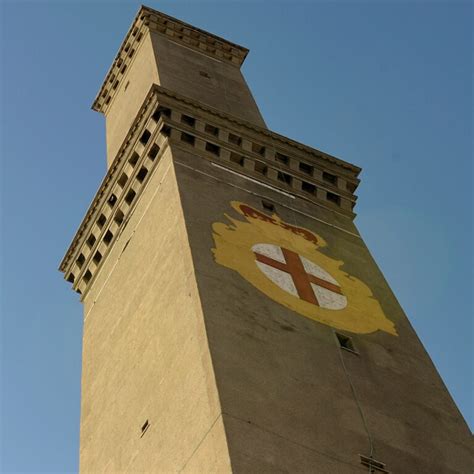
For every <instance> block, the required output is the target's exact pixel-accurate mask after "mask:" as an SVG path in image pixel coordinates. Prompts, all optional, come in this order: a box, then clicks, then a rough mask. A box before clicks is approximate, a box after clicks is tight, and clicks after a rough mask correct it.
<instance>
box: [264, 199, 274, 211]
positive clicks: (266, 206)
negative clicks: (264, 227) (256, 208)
mask: <svg viewBox="0 0 474 474" xmlns="http://www.w3.org/2000/svg"><path fill="white" fill-rule="evenodd" d="M262 207H263V208H264V209H265V210H266V211H269V212H275V205H274V204H273V203H271V202H269V201H262Z"/></svg>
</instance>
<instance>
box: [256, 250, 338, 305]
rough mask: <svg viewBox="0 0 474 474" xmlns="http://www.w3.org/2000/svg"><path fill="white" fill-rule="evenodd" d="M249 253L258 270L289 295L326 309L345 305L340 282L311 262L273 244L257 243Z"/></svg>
mask: <svg viewBox="0 0 474 474" xmlns="http://www.w3.org/2000/svg"><path fill="white" fill-rule="evenodd" d="M252 250H253V252H254V254H255V259H256V264H257V266H258V268H259V269H260V270H261V271H262V272H263V273H264V274H265V276H266V277H267V278H269V279H270V280H271V281H272V282H273V283H275V284H276V285H278V286H279V287H280V288H282V289H283V290H285V291H287V292H288V293H291V294H292V295H294V296H296V297H299V298H301V299H302V300H304V301H307V302H308V303H312V304H314V305H316V306H319V307H321V308H325V309H333V310H338V309H343V308H345V307H346V306H347V298H346V297H345V296H344V295H343V293H342V290H341V287H340V285H339V283H338V282H337V281H336V280H335V279H334V278H333V277H332V276H331V275H330V274H329V273H328V272H327V271H326V270H324V269H323V268H321V267H320V266H319V265H316V264H315V263H314V262H311V261H310V260H308V259H307V258H305V257H303V256H301V255H298V254H297V253H296V252H294V251H292V250H288V249H286V248H284V247H279V246H277V245H273V244H263V243H261V244H256V245H254V246H253V247H252Z"/></svg>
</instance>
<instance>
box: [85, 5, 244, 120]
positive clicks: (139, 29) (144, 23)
mask: <svg viewBox="0 0 474 474" xmlns="http://www.w3.org/2000/svg"><path fill="white" fill-rule="evenodd" d="M148 31H152V32H155V33H158V34H161V35H163V36H166V37H167V38H168V39H170V40H172V41H174V42H176V43H180V44H183V45H184V46H186V47H188V48H191V49H194V50H196V51H199V52H201V53H204V54H207V55H209V56H212V57H214V58H216V59H219V60H222V61H226V62H229V63H231V64H233V65H235V66H236V67H240V66H241V65H242V63H243V62H244V60H245V57H246V56H247V54H248V49H246V48H244V47H242V46H239V45H237V44H235V43H232V42H230V41H227V40H226V39H224V38H220V37H219V36H216V35H213V34H212V33H209V32H207V31H204V30H201V29H199V28H196V27H195V26H192V25H189V24H188V23H185V22H183V21H181V20H178V19H176V18H173V17H171V16H169V15H166V14H164V13H161V12H159V11H157V10H153V9H152V8H149V7H145V6H141V7H140V9H139V11H138V13H137V15H136V17H135V20H134V21H133V23H132V26H131V27H130V29H129V30H128V32H127V34H126V36H125V39H124V40H123V42H122V44H121V46H120V48H119V51H118V53H117V55H116V57H115V59H114V61H113V63H112V66H111V67H110V69H109V71H108V73H107V75H106V77H105V79H104V82H103V83H102V86H101V88H100V91H99V93H98V94H97V97H96V98H95V100H94V103H93V104H92V109H93V110H96V111H98V112H102V113H105V112H106V111H107V109H108V106H109V104H110V103H111V101H112V99H113V97H114V96H115V94H116V92H117V91H118V90H119V85H120V83H121V81H122V80H123V78H124V77H125V72H126V70H127V68H128V66H129V65H130V63H131V62H132V61H133V60H134V58H135V56H136V52H137V50H138V48H139V46H140V44H141V42H142V39H143V37H144V35H145V33H147V32H148Z"/></svg>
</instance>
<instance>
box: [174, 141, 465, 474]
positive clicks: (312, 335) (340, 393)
mask: <svg viewBox="0 0 474 474" xmlns="http://www.w3.org/2000/svg"><path fill="white" fill-rule="evenodd" d="M174 157H175V168H176V173H177V180H178V186H179V191H180V195H181V199H182V205H183V210H184V218H185V222H186V228H187V232H188V236H189V242H190V246H191V251H192V258H193V262H194V267H195V270H196V277H197V283H198V288H199V293H200V298H201V301H202V307H203V312H204V319H205V325H206V330H207V334H208V339H209V345H210V351H211V356H212V363H213V366H214V370H215V374H216V380H217V387H218V391H219V396H220V401H221V405H222V411H223V421H224V426H225V430H226V436H227V439H228V444H229V452H230V458H231V463H232V468H233V472H241V473H244V472H245V473H252V472H255V473H261V472H319V473H326V472H327V473H334V472H338V473H353V472H367V468H366V467H364V466H362V465H361V464H360V459H359V455H360V454H363V455H367V456H369V455H370V454H372V455H373V456H374V458H375V459H377V460H379V461H381V462H383V463H385V464H386V467H387V469H388V470H390V471H391V472H395V473H402V472H403V473H405V472H416V473H420V474H424V473H426V474H428V473H429V474H433V473H443V474H447V473H467V472H470V471H471V470H472V465H471V460H472V451H471V450H470V447H471V444H470V443H471V439H470V433H469V430H468V427H467V425H466V423H465V422H464V420H463V418H462V416H461V414H460V413H459V411H458V409H457V407H456V406H455V404H454V402H453V400H452V399H451V397H450V395H449V393H448V391H447V390H446V388H445V386H444V384H443V382H442V381H441V379H440V377H439V375H438V373H437V372H436V369H435V368H434V366H433V364H432V362H431V361H430V359H429V357H428V355H427V354H426V352H425V350H424V348H423V346H422V345H421V343H420V341H419V339H418V338H417V336H416V334H415V332H414V330H413V329H412V327H411V326H410V324H409V322H408V319H407V318H406V316H405V315H404V313H403V311H402V309H401V307H400V305H399V304H398V302H397V300H396V298H395V296H394V295H393V293H392V292H391V290H390V288H389V287H388V285H387V283H386V281H385V279H384V277H383V275H382V274H381V272H380V270H379V269H378V267H377V265H376V263H375V262H374V260H373V258H372V257H371V255H370V253H369V251H368V249H367V247H366V246H365V244H364V242H363V240H362V239H361V238H360V236H359V235H358V232H357V229H356V228H355V226H354V225H353V223H352V221H351V220H350V219H349V218H346V217H344V216H342V215H338V214H336V213H335V212H333V211H330V210H327V209H325V208H323V207H319V206H317V205H315V204H310V203H308V202H305V201H302V200H299V199H291V198H289V197H288V196H287V195H285V194H284V193H281V192H278V191H274V190H272V189H269V188H268V187H264V186H262V185H259V184H258V183H256V182H253V181H250V180H248V179H245V178H244V177H241V176H238V175H236V174H235V173H230V172H228V171H225V170H224V169H222V168H220V167H216V166H213V165H212V164H211V163H210V162H209V161H207V160H204V159H201V158H199V157H198V156H196V155H193V154H192V153H191V152H189V151H188V150H185V149H183V150H179V149H178V148H177V147H175V148H174ZM262 199H265V200H266V201H270V202H273V203H274V205H275V208H276V211H275V212H276V213H277V215H278V216H279V217H280V218H281V219H282V220H283V221H284V222H286V223H291V225H294V226H301V227H304V228H306V229H308V230H310V231H311V232H314V233H315V234H317V235H318V236H320V237H321V238H323V239H324V240H325V241H326V242H327V246H326V247H325V248H324V249H321V252H323V253H324V254H325V255H326V256H327V257H329V258H332V259H336V260H338V261H340V262H341V263H342V269H343V270H344V272H346V273H347V274H349V275H350V277H351V278H356V279H358V280H360V281H362V282H363V283H364V284H365V285H366V286H368V287H369V288H370V290H371V292H372V293H373V296H372V297H371V298H372V299H375V300H376V301H377V302H378V304H379V305H380V307H381V309H382V311H383V312H384V314H385V315H387V316H388V318H389V319H390V321H392V322H393V323H394V324H395V328H396V332H397V335H394V334H390V333H389V332H385V331H375V332H370V333H363V332H357V331H353V332H350V331H343V333H344V334H345V335H349V336H350V337H352V341H353V343H354V345H355V349H356V351H357V352H358V354H355V353H352V352H349V351H344V350H341V349H340V347H339V344H338V342H337V340H336V337H335V331H336V330H337V328H336V329H335V328H334V327H332V326H331V325H328V324H321V323H320V322H317V321H314V320H311V319H309V318H307V317H305V316H303V315H301V314H298V313H297V312H295V311H292V310H290V309H288V308H287V307H285V306H284V305H282V304H280V303H279V302H278V301H276V300H274V299H271V298H269V297H268V296H267V295H266V294H264V293H263V292H262V291H260V290H259V289H257V288H256V287H255V286H254V285H252V284H251V283H250V282H249V281H248V280H246V279H245V278H243V277H242V276H241V275H240V274H239V273H238V272H237V271H234V270H232V269H230V268H227V267H226V266H223V265H221V264H219V263H217V262H216V260H215V256H214V253H213V250H212V249H214V248H215V247H216V242H215V239H214V237H213V225H215V223H216V222H220V223H224V224H227V226H229V225H230V224H231V222H230V220H229V219H228V217H230V218H233V219H236V220H238V221H245V218H244V217H243V216H242V215H240V214H238V213H237V212H236V211H235V209H233V208H232V207H231V204H230V203H231V201H239V202H243V203H246V204H247V205H249V206H252V207H253V208H255V209H259V210H260V211H261V212H266V213H267V214H270V213H269V212H268V211H265V210H264V209H263V208H262ZM226 215H227V216H228V217H226ZM224 230H225V229H224ZM227 230H228V229H227ZM235 232H236V231H235ZM229 239H230V237H229ZM242 245H245V244H242ZM239 258H240V249H239V248H238V246H237V247H234V263H235V264H236V265H237V266H238V265H239V262H238V260H239ZM255 271H256V272H258V271H259V269H258V268H257V266H255ZM351 304H352V303H351V301H349V302H348V305H349V306H348V308H349V310H353V311H354V314H356V313H357V314H361V308H356V307H355V306H353V307H351V306H350V305H351ZM363 309H364V308H362V310H363ZM361 413H362V415H361Z"/></svg>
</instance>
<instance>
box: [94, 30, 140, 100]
mask: <svg viewBox="0 0 474 474" xmlns="http://www.w3.org/2000/svg"><path fill="white" fill-rule="evenodd" d="M132 37H133V38H135V39H136V41H137V42H140V40H141V39H142V37H143V33H141V32H140V33H139V34H138V28H135V29H134V30H133V32H132ZM124 53H125V56H128V57H129V58H131V57H132V56H133V55H134V54H135V49H134V48H132V47H131V43H127V44H126V45H125V48H124ZM116 66H117V68H118V69H119V71H118V72H117V74H114V73H112V74H110V77H109V80H108V82H109V84H110V89H107V88H104V90H103V91H102V98H106V97H107V96H108V94H109V91H115V90H116V89H117V87H118V85H119V82H120V80H119V79H118V78H117V79H116V77H117V76H118V75H119V74H121V75H122V77H123V75H124V74H125V71H126V70H127V65H126V64H125V63H124V59H123V58H119V59H118V60H117V63H116ZM110 100H111V96H108V97H107V98H106V99H105V104H106V105H107V104H108V103H109V102H110Z"/></svg>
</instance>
